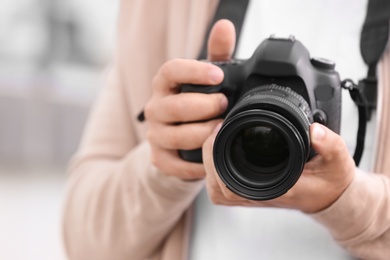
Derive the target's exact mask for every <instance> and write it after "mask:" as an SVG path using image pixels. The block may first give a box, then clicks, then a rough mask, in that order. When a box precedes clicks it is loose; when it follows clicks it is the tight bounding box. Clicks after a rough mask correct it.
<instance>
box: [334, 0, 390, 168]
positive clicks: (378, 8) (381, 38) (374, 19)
mask: <svg viewBox="0 0 390 260" xmlns="http://www.w3.org/2000/svg"><path fill="white" fill-rule="evenodd" d="M389 33H390V1H389V0H369V2H368V6H367V14H366V18H365V21H364V24H363V28H362V31H361V35H360V52H361V55H362V58H363V60H364V62H365V63H366V64H367V66H368V72H367V77H366V78H364V79H362V80H360V81H359V82H358V84H355V83H353V81H352V80H350V79H346V80H344V81H343V82H342V83H341V87H342V88H344V89H347V90H349V94H350V96H351V98H352V100H353V101H354V102H355V104H356V106H357V107H358V113H359V125H358V132H357V137H356V148H355V153H354V155H353V159H354V161H355V164H356V165H357V166H358V165H359V163H360V160H361V158H362V156H363V150H364V141H365V136H366V128H367V121H369V120H370V119H371V113H372V110H374V109H376V106H377V93H378V80H377V75H376V68H377V64H378V62H379V60H380V58H381V57H382V55H383V53H384V51H385V49H386V46H387V43H388V40H389Z"/></svg>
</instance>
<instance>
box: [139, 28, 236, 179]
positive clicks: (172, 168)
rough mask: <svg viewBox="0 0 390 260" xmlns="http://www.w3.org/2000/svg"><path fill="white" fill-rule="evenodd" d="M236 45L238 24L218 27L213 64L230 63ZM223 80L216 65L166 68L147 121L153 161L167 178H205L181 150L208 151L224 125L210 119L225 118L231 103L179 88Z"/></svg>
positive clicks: (178, 63) (211, 49) (184, 63)
mask: <svg viewBox="0 0 390 260" xmlns="http://www.w3.org/2000/svg"><path fill="white" fill-rule="evenodd" d="M234 44H235V31H234V26H233V24H232V23H231V22H229V21H227V20H221V21H219V22H217V23H216V24H215V26H214V27H213V29H212V31H211V34H210V38H209V41H208V53H209V55H208V59H209V60H211V61H216V60H218V61H221V60H228V59H230V57H231V54H232V52H233V48H234ZM223 76H224V75H223V71H222V70H221V69H220V68H219V67H217V66H215V65H212V64H208V63H205V62H200V61H195V60H184V59H174V60H170V61H168V62H166V63H165V64H164V65H163V66H162V67H161V68H160V69H159V71H158V72H157V74H156V75H155V77H154V79H153V83H152V89H153V93H152V98H151V99H150V100H149V102H148V103H147V105H146V107H145V118H146V120H147V121H148V122H149V129H148V133H147V139H148V141H149V143H150V146H151V161H152V163H153V164H154V165H155V166H156V167H157V168H159V169H160V170H161V171H162V172H163V173H164V174H167V175H172V176H177V177H179V178H182V179H186V180H193V179H199V178H203V177H204V176H205V170H204V166H203V165H202V164H198V163H191V162H186V161H184V160H182V159H181V158H180V157H179V156H178V152H177V150H192V149H196V148H200V147H202V145H203V143H204V142H205V140H206V139H207V137H208V136H210V134H211V133H212V131H213V129H214V128H215V126H216V125H217V124H218V123H219V122H221V121H222V120H221V119H214V120H209V119H211V118H215V117H217V116H218V115H220V114H222V113H223V112H224V111H225V110H226V108H227V105H228V104H227V102H228V101H227V98H226V97H225V96H224V95H223V94H221V93H215V94H201V93H181V94H178V87H179V86H180V85H181V84H184V83H189V84H201V85H217V84H219V83H221V82H222V80H223ZM206 120H208V121H206ZM200 121H203V122H200ZM178 123H181V124H178Z"/></svg>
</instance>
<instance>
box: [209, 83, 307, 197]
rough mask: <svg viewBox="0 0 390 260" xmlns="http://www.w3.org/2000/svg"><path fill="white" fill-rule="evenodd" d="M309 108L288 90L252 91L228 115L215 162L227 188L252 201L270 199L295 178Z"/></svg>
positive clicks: (301, 157) (298, 172)
mask: <svg viewBox="0 0 390 260" xmlns="http://www.w3.org/2000/svg"><path fill="white" fill-rule="evenodd" d="M311 122H312V116H311V112H310V108H309V106H308V104H307V102H306V101H305V100H304V98H303V97H301V96H300V95H298V94H297V93H295V92H293V91H292V90H291V89H289V88H285V87H281V86H278V85H268V86H262V87H257V88H255V89H252V90H251V91H249V92H248V93H246V95H244V96H243V97H242V98H241V99H240V100H239V101H238V102H237V103H236V105H235V106H234V107H233V108H232V110H231V111H230V113H229V114H228V115H227V116H226V119H225V122H224V123H223V125H222V128H221V130H220V131H219V133H218V135H217V138H216V140H215V144H214V163H215V166H216V169H217V172H218V174H219V176H220V177H221V179H222V181H223V182H224V183H225V184H226V186H227V187H228V188H229V189H230V190H231V191H233V192H235V193H236V194H238V195H240V196H242V197H245V198H248V199H253V200H268V199H273V198H276V197H278V196H281V195H283V194H284V193H286V192H287V191H288V190H289V189H290V188H291V187H292V186H293V185H294V184H295V183H296V181H297V180H298V179H299V177H300V175H301V173H302V170H303V167H304V164H305V163H306V161H307V159H308V157H309V152H310V138H309V126H310V124H311Z"/></svg>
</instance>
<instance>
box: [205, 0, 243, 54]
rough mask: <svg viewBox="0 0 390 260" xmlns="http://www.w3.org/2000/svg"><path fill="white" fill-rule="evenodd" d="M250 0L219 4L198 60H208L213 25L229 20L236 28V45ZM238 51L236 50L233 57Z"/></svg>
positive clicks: (225, 1) (227, 1)
mask: <svg viewBox="0 0 390 260" xmlns="http://www.w3.org/2000/svg"><path fill="white" fill-rule="evenodd" d="M248 4H249V0H239V1H237V0H220V1H219V3H218V7H217V10H216V12H215V15H214V18H213V20H212V21H211V23H210V24H209V27H208V29H207V33H206V37H205V38H204V39H205V40H204V41H203V46H202V49H201V51H200V53H199V56H198V59H199V60H204V59H207V40H208V38H209V36H210V31H211V28H212V27H213V25H214V24H215V23H216V22H217V21H219V20H221V19H227V20H230V21H231V22H232V23H233V24H234V27H235V28H236V43H238V40H239V38H240V34H241V29H242V25H243V23H244V18H245V14H246V10H247V8H248ZM235 51H236V49H234V53H233V57H234V54H235Z"/></svg>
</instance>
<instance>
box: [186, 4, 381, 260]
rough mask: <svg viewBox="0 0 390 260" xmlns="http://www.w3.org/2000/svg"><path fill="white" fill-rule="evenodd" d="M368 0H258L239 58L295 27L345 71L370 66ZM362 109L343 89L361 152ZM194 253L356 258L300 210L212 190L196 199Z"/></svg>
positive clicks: (370, 129) (226, 258) (347, 121)
mask: <svg viewBox="0 0 390 260" xmlns="http://www.w3.org/2000/svg"><path fill="white" fill-rule="evenodd" d="M366 5H367V0H322V1H313V0H251V1H250V4H249V6H248V10H247V14H246V17H245V20H244V25H243V29H242V33H241V36H240V41H239V45H238V49H237V55H236V58H239V59H248V58H249V57H251V56H252V54H253V51H254V50H255V49H256V48H257V46H258V45H259V43H260V42H262V41H263V40H264V39H266V38H268V37H269V36H270V35H271V34H276V35H286V36H288V35H294V36H295V38H296V39H298V40H299V41H301V42H302V43H303V44H304V45H305V46H306V48H307V49H308V50H309V52H310V54H311V56H312V57H323V58H327V59H331V60H333V61H335V62H336V70H337V71H338V72H339V74H340V77H341V79H344V78H351V79H353V80H354V81H355V82H357V80H358V79H361V78H363V77H364V76H365V75H366V73H367V67H366V65H365V64H364V62H363V60H362V58H361V55H360V49H359V40H360V38H359V37H360V30H361V28H362V24H363V22H364V18H365V12H366ZM357 122H358V113H357V109H356V107H355V105H354V104H353V102H352V101H351V99H350V97H349V93H348V92H347V91H343V109H342V120H341V136H342V137H343V138H344V139H345V140H346V143H347V145H348V148H349V150H350V152H351V154H353V152H354V149H355V143H356V141H355V140H356V132H357V125H358V123H357ZM374 132H375V115H374V117H373V119H371V121H370V123H369V124H368V126H367V135H366V147H365V150H364V155H363V158H362V162H361V166H360V168H362V169H364V170H370V169H371V166H372V165H371V162H372V156H373V153H372V151H373V150H374V149H373V148H374V141H373V140H374V135H373V134H372V133H374ZM190 259H191V260H200V259H201V260H205V259H213V260H220V259H221V260H222V259H223V260H230V259H272V260H275V259H283V260H285V259H300V260H301V259H316V260H318V259H324V260H325V259H326V260H329V259H332V260H338V259H353V257H351V256H350V255H349V254H348V253H347V252H346V251H345V250H344V249H343V248H342V247H341V246H339V245H338V244H337V243H336V242H335V241H334V240H333V238H332V237H331V235H330V234H329V232H328V231H327V229H326V228H324V227H323V226H321V225H320V224H318V223H317V222H315V221H314V220H313V219H312V218H310V217H309V216H307V215H304V214H303V213H301V212H299V211H294V210H288V209H275V208H245V207H227V206H215V205H213V204H212V203H211V202H210V201H209V199H208V195H207V193H206V191H205V190H203V191H202V192H201V194H200V195H199V196H198V198H197V200H196V203H195V216H194V223H193V231H192V237H191V243H190Z"/></svg>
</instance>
